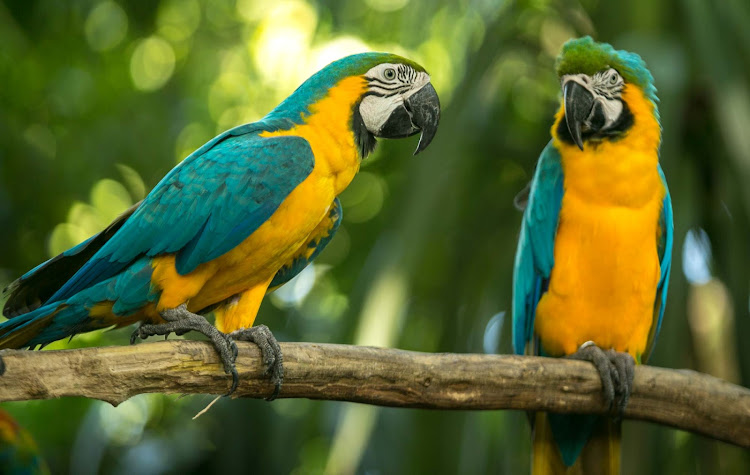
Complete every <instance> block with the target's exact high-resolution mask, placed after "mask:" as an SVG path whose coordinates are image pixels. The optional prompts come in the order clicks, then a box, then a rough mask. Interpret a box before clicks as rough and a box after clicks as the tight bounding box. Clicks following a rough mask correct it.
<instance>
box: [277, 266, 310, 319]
mask: <svg viewBox="0 0 750 475" xmlns="http://www.w3.org/2000/svg"><path fill="white" fill-rule="evenodd" d="M314 285H315V265H314V264H310V265H309V266H307V267H305V269H304V270H303V271H302V272H300V273H299V274H297V276H296V277H294V278H293V279H292V280H290V281H289V282H287V283H286V284H284V285H283V286H281V287H279V288H278V289H277V290H276V291H274V293H273V294H271V295H272V299H273V301H274V303H275V304H276V306H277V307H280V308H287V307H298V306H299V305H300V304H301V303H302V301H303V300H304V299H305V297H307V294H309V293H310V290H312V288H313V286H314Z"/></svg>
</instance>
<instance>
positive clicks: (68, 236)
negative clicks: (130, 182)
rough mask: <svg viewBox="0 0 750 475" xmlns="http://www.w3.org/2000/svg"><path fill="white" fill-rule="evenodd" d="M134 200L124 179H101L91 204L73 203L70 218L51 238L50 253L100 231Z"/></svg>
mask: <svg viewBox="0 0 750 475" xmlns="http://www.w3.org/2000/svg"><path fill="white" fill-rule="evenodd" d="M132 204H133V200H132V198H131V195H130V193H128V190H127V189H126V188H125V187H124V186H123V185H122V184H121V183H119V182H117V181H115V180H111V179H109V178H105V179H103V180H99V181H98V182H97V183H96V184H95V185H94V187H93V188H92V189H91V204H86V203H81V202H80V201H77V202H75V203H73V206H71V208H70V211H68V219H67V221H66V222H65V223H60V224H58V225H57V226H55V228H54V229H53V230H52V234H51V235H50V238H49V240H48V241H47V250H48V252H49V255H50V257H52V256H56V255H58V254H60V253H61V252H63V251H66V250H67V249H70V248H71V247H73V246H76V245H78V244H80V243H81V242H83V241H85V240H86V239H88V238H89V237H91V236H93V235H94V234H96V233H98V232H100V231H101V230H102V229H104V228H105V227H107V226H108V225H109V223H111V222H112V220H114V219H115V218H116V217H117V216H119V215H120V213H122V212H123V211H125V210H126V209H127V208H128V207H130V206H131V205H132Z"/></svg>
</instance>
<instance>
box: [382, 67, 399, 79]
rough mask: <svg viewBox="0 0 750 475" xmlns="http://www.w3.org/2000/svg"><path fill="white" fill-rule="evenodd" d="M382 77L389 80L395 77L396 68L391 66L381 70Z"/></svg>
mask: <svg viewBox="0 0 750 475" xmlns="http://www.w3.org/2000/svg"><path fill="white" fill-rule="evenodd" d="M383 77H384V78H386V79H388V80H389V81H392V80H394V79H396V70H395V69H393V68H388V69H386V70H385V71H383Z"/></svg>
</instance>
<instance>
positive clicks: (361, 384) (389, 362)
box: [0, 340, 750, 448]
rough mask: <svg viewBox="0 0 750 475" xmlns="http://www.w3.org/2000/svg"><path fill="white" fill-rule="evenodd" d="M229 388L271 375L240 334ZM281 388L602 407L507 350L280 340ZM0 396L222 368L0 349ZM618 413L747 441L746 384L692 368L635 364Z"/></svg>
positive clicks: (224, 382)
mask: <svg viewBox="0 0 750 475" xmlns="http://www.w3.org/2000/svg"><path fill="white" fill-rule="evenodd" d="M237 346H238V348H239V356H238V358H237V370H238V371H239V374H240V385H239V387H238V388H237V391H236V392H235V394H234V397H251V398H262V397H266V396H268V395H270V394H271V392H272V386H271V384H270V382H269V381H268V379H267V378H266V377H265V376H264V375H263V368H262V367H261V361H260V351H259V350H258V349H257V347H256V346H255V345H252V344H249V343H245V342H238V343H237ZM281 348H282V351H283V354H284V368H285V372H286V376H285V379H284V385H283V387H282V389H281V394H280V396H279V397H284V398H310V399H329V400H337V401H353V402H360V403H366V404H376V405H381V406H394V407H418V408H430V409H475V410H476V409H516V410H543V411H550V412H560V413H571V412H573V413H592V414H593V413H603V412H605V404H604V401H603V399H602V397H601V383H600V380H599V376H598V373H597V372H596V370H595V369H594V367H593V365H591V364H589V363H586V362H581V361H571V360H564V359H556V358H539V357H529V356H512V355H476V354H450V353H443V354H429V353H417V352H412V351H402V350H394V349H384V348H371V347H356V346H347V345H325V344H313V343H282V344H281ZM1 355H2V358H3V361H4V362H5V365H6V372H5V374H4V375H3V376H2V377H0V383H1V385H0V401H19V400H29V399H52V398H58V397H65V396H84V397H89V398H95V399H101V400H103V401H107V402H109V403H111V404H113V405H117V404H119V403H121V402H122V401H125V400H126V399H128V398H129V397H131V396H134V395H136V394H142V393H153V392H160V393H180V394H190V393H202V394H206V393H209V394H222V393H225V392H227V391H228V390H229V386H230V378H229V376H227V375H226V374H224V372H223V371H222V369H221V367H220V366H219V359H218V356H217V355H216V352H215V351H214V349H213V347H212V346H211V345H210V344H208V343H206V342H202V341H188V340H174V341H166V342H159V343H145V344H140V345H135V346H114V347H103V348H85V349H78V350H62V351H41V352H37V351H34V352H32V351H13V350H6V351H3V352H2V353H1ZM625 417H626V418H629V419H639V420H646V421H651V422H656V423H659V424H664V425H668V426H672V427H675V428H678V429H683V430H688V431H691V432H695V433H698V434H702V435H705V436H708V437H712V438H715V439H719V440H723V441H725V442H729V443H732V444H736V445H739V446H742V447H747V448H750V390H748V389H746V388H743V387H740V386H736V385H733V384H730V383H727V382H725V381H722V380H719V379H716V378H714V377H711V376H708V375H705V374H701V373H697V372H694V371H690V370H670V369H663V368H655V367H649V366H639V367H637V368H636V373H635V381H634V384H633V394H632V396H631V398H630V402H629V404H628V407H627V409H626V410H625Z"/></svg>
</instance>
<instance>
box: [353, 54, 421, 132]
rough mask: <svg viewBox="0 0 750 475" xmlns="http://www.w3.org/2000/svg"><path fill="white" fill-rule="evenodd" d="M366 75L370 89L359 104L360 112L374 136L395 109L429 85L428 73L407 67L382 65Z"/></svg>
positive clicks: (402, 65)
mask: <svg viewBox="0 0 750 475" xmlns="http://www.w3.org/2000/svg"><path fill="white" fill-rule="evenodd" d="M364 76H365V78H366V79H367V81H368V84H369V89H368V94H367V95H366V96H365V97H364V98H363V99H362V102H361V103H360V105H359V113H360V115H361V116H362V121H363V122H364V124H365V127H367V130H369V131H370V133H372V134H375V135H377V134H378V132H380V130H382V128H383V126H384V125H385V123H386V122H387V121H388V118H389V117H390V116H391V114H392V113H393V111H394V110H396V108H398V107H400V106H402V105H403V103H404V101H405V100H407V99H408V98H410V97H411V96H412V95H414V94H415V93H417V91H419V90H420V89H422V87H423V86H424V85H426V84H427V83H429V82H430V76H429V74H427V73H425V72H422V71H416V70H415V69H414V68H412V67H411V66H408V65H405V64H390V63H384V64H379V65H377V66H375V67H373V68H372V69H370V70H369V71H367V73H365V75H364Z"/></svg>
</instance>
